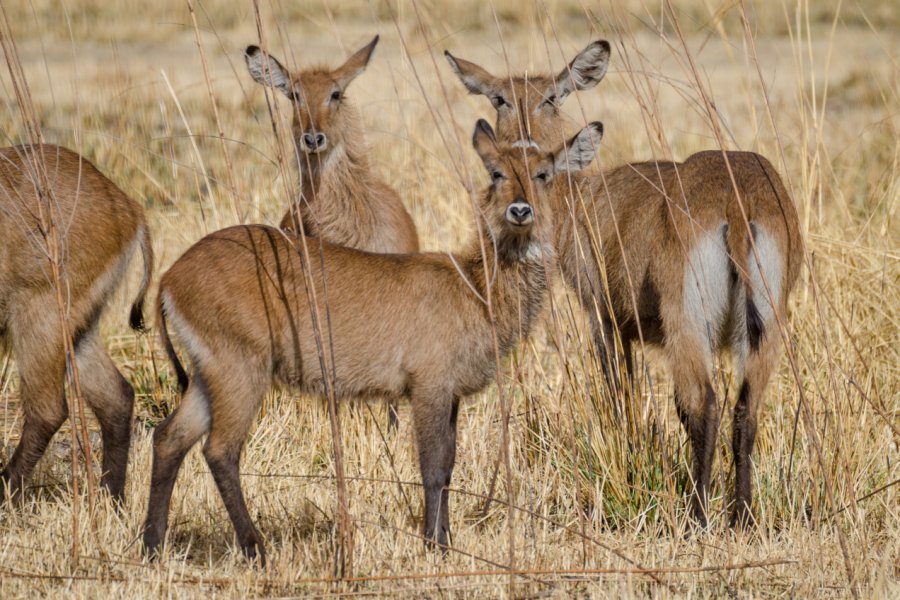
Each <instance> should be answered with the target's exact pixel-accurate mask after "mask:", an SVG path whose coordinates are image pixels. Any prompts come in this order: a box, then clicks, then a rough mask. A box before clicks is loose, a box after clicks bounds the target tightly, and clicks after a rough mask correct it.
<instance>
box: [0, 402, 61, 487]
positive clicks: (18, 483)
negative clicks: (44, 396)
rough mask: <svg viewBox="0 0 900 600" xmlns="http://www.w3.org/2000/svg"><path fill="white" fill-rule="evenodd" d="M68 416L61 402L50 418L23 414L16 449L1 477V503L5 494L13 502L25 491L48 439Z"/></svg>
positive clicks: (0, 474) (48, 441)
mask: <svg viewBox="0 0 900 600" xmlns="http://www.w3.org/2000/svg"><path fill="white" fill-rule="evenodd" d="M26 401H27V400H23V402H26ZM67 415H68V410H67V409H66V405H65V401H64V400H63V399H62V398H60V399H59V405H58V407H57V408H56V410H55V411H54V413H53V414H48V415H41V416H39V415H36V414H31V415H28V414H26V416H25V424H24V426H23V427H22V437H21V438H20V439H19V445H18V446H16V450H15V452H14V453H13V455H12V458H11V459H10V460H9V463H8V464H7V465H6V468H4V469H3V472H2V473H0V500H2V499H3V497H4V493H7V494H8V497H9V498H14V497H16V496H20V493H21V492H23V491H24V489H25V486H26V485H27V484H28V481H29V479H30V478H31V473H32V472H33V471H34V467H35V466H36V465H37V463H38V461H39V460H40V459H41V457H42V456H43V455H44V451H45V450H46V449H47V445H48V444H49V443H50V439H51V438H52V437H53V434H55V433H56V431H57V430H58V429H59V428H60V426H61V425H62V424H63V422H64V421H65V420H66V417H67Z"/></svg>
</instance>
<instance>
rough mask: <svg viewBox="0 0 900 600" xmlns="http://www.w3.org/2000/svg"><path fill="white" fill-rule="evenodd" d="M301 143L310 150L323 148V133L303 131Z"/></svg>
mask: <svg viewBox="0 0 900 600" xmlns="http://www.w3.org/2000/svg"><path fill="white" fill-rule="evenodd" d="M303 143H304V144H306V147H307V148H309V149H310V150H318V149H319V148H323V147H324V146H325V134H324V133H317V134H315V135H313V134H312V133H304V134H303Z"/></svg>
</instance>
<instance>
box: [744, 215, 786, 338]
mask: <svg viewBox="0 0 900 600" xmlns="http://www.w3.org/2000/svg"><path fill="white" fill-rule="evenodd" d="M752 225H753V242H754V244H755V245H756V252H754V251H753V247H752V246H751V247H750V254H749V257H748V260H747V263H748V265H749V267H748V268H749V270H750V285H751V287H752V289H753V304H754V305H755V306H756V310H757V312H759V316H760V318H761V319H762V322H763V324H764V325H765V326H766V327H768V326H769V325H770V324H771V323H773V322H774V321H775V307H777V306H779V305H780V304H781V279H782V272H783V268H784V266H783V265H784V259H783V258H782V256H781V250H780V249H779V248H778V243H777V242H776V241H775V238H773V237H772V235H771V234H770V233H769V232H768V231H766V229H765V228H764V227H761V226H760V225H758V224H757V223H752ZM767 285H768V289H766V286H767ZM769 292H771V296H770V295H769Z"/></svg>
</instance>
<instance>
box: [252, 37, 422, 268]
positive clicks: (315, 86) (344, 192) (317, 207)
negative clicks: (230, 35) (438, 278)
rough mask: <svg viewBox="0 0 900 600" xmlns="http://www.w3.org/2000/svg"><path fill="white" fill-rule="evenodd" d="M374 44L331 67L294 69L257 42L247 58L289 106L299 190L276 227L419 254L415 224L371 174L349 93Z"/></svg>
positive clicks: (372, 248)
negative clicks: (257, 44)
mask: <svg viewBox="0 0 900 600" xmlns="http://www.w3.org/2000/svg"><path fill="white" fill-rule="evenodd" d="M377 44H378V36H375V38H374V39H373V40H372V41H371V42H369V44H368V45H366V46H365V47H363V48H362V49H360V50H358V51H357V52H356V53H355V54H353V56H351V57H350V58H348V59H347V61H346V62H345V63H344V64H342V65H341V66H340V67H338V68H336V69H328V68H323V67H316V68H310V69H304V70H301V71H298V72H294V73H290V72H289V71H288V70H287V69H285V68H284V67H283V66H282V65H281V63H280V62H278V61H277V60H276V59H275V58H274V57H272V56H270V55H269V54H267V53H266V52H265V51H263V50H260V49H259V48H258V47H256V46H249V47H248V48H247V49H246V51H245V53H244V56H245V58H246V60H247V68H248V69H249V71H250V75H252V76H253V79H254V80H255V81H256V82H258V83H260V84H262V85H266V86H270V87H273V88H275V89H277V90H280V91H281V92H282V93H283V94H284V95H285V96H287V97H288V98H289V99H290V100H291V103H292V111H293V125H292V131H293V137H294V146H295V148H296V152H297V154H296V160H297V165H298V166H299V169H300V184H301V191H300V197H299V198H297V199H296V200H295V201H294V202H293V203H292V205H291V208H290V209H289V210H288V211H287V212H286V213H285V215H284V217H283V218H282V219H281V228H282V229H292V230H294V231H299V228H300V227H302V228H303V231H304V233H305V234H306V235H309V236H317V237H321V238H322V239H323V240H325V241H327V242H330V243H332V244H336V245H339V246H347V247H349V248H356V249H358V250H366V251H368V252H381V253H392V254H393V253H398V254H403V253H408V252H418V250H419V239H418V236H417V234H416V227H415V225H414V223H413V220H412V218H411V217H410V216H409V213H408V212H406V209H405V208H404V207H403V203H402V202H401V201H400V196H398V195H397V192H395V191H394V190H393V189H392V188H391V187H390V186H388V185H386V184H385V183H383V182H382V181H380V180H379V179H378V178H377V177H376V176H375V174H374V173H373V172H372V169H371V166H370V165H369V159H368V149H367V147H366V144H365V142H364V140H363V135H362V134H363V131H362V129H363V125H362V119H361V117H360V115H359V112H358V111H357V110H356V108H355V107H354V106H353V105H352V104H351V102H350V100H349V97H348V95H347V87H348V86H349V85H350V83H351V82H352V81H353V80H354V79H356V77H357V76H359V75H360V74H362V72H363V71H365V69H366V65H368V64H369V59H370V58H372V53H373V52H374V50H375V46H376V45H377Z"/></svg>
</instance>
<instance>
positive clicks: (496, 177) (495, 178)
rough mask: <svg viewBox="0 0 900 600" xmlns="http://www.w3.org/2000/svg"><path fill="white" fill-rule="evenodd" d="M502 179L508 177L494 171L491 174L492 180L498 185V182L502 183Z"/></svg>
mask: <svg viewBox="0 0 900 600" xmlns="http://www.w3.org/2000/svg"><path fill="white" fill-rule="evenodd" d="M502 179H506V176H505V175H503V173H501V172H500V171H494V172H492V173H491V180H492V181H493V182H494V183H497V182H498V181H500V180H502Z"/></svg>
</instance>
